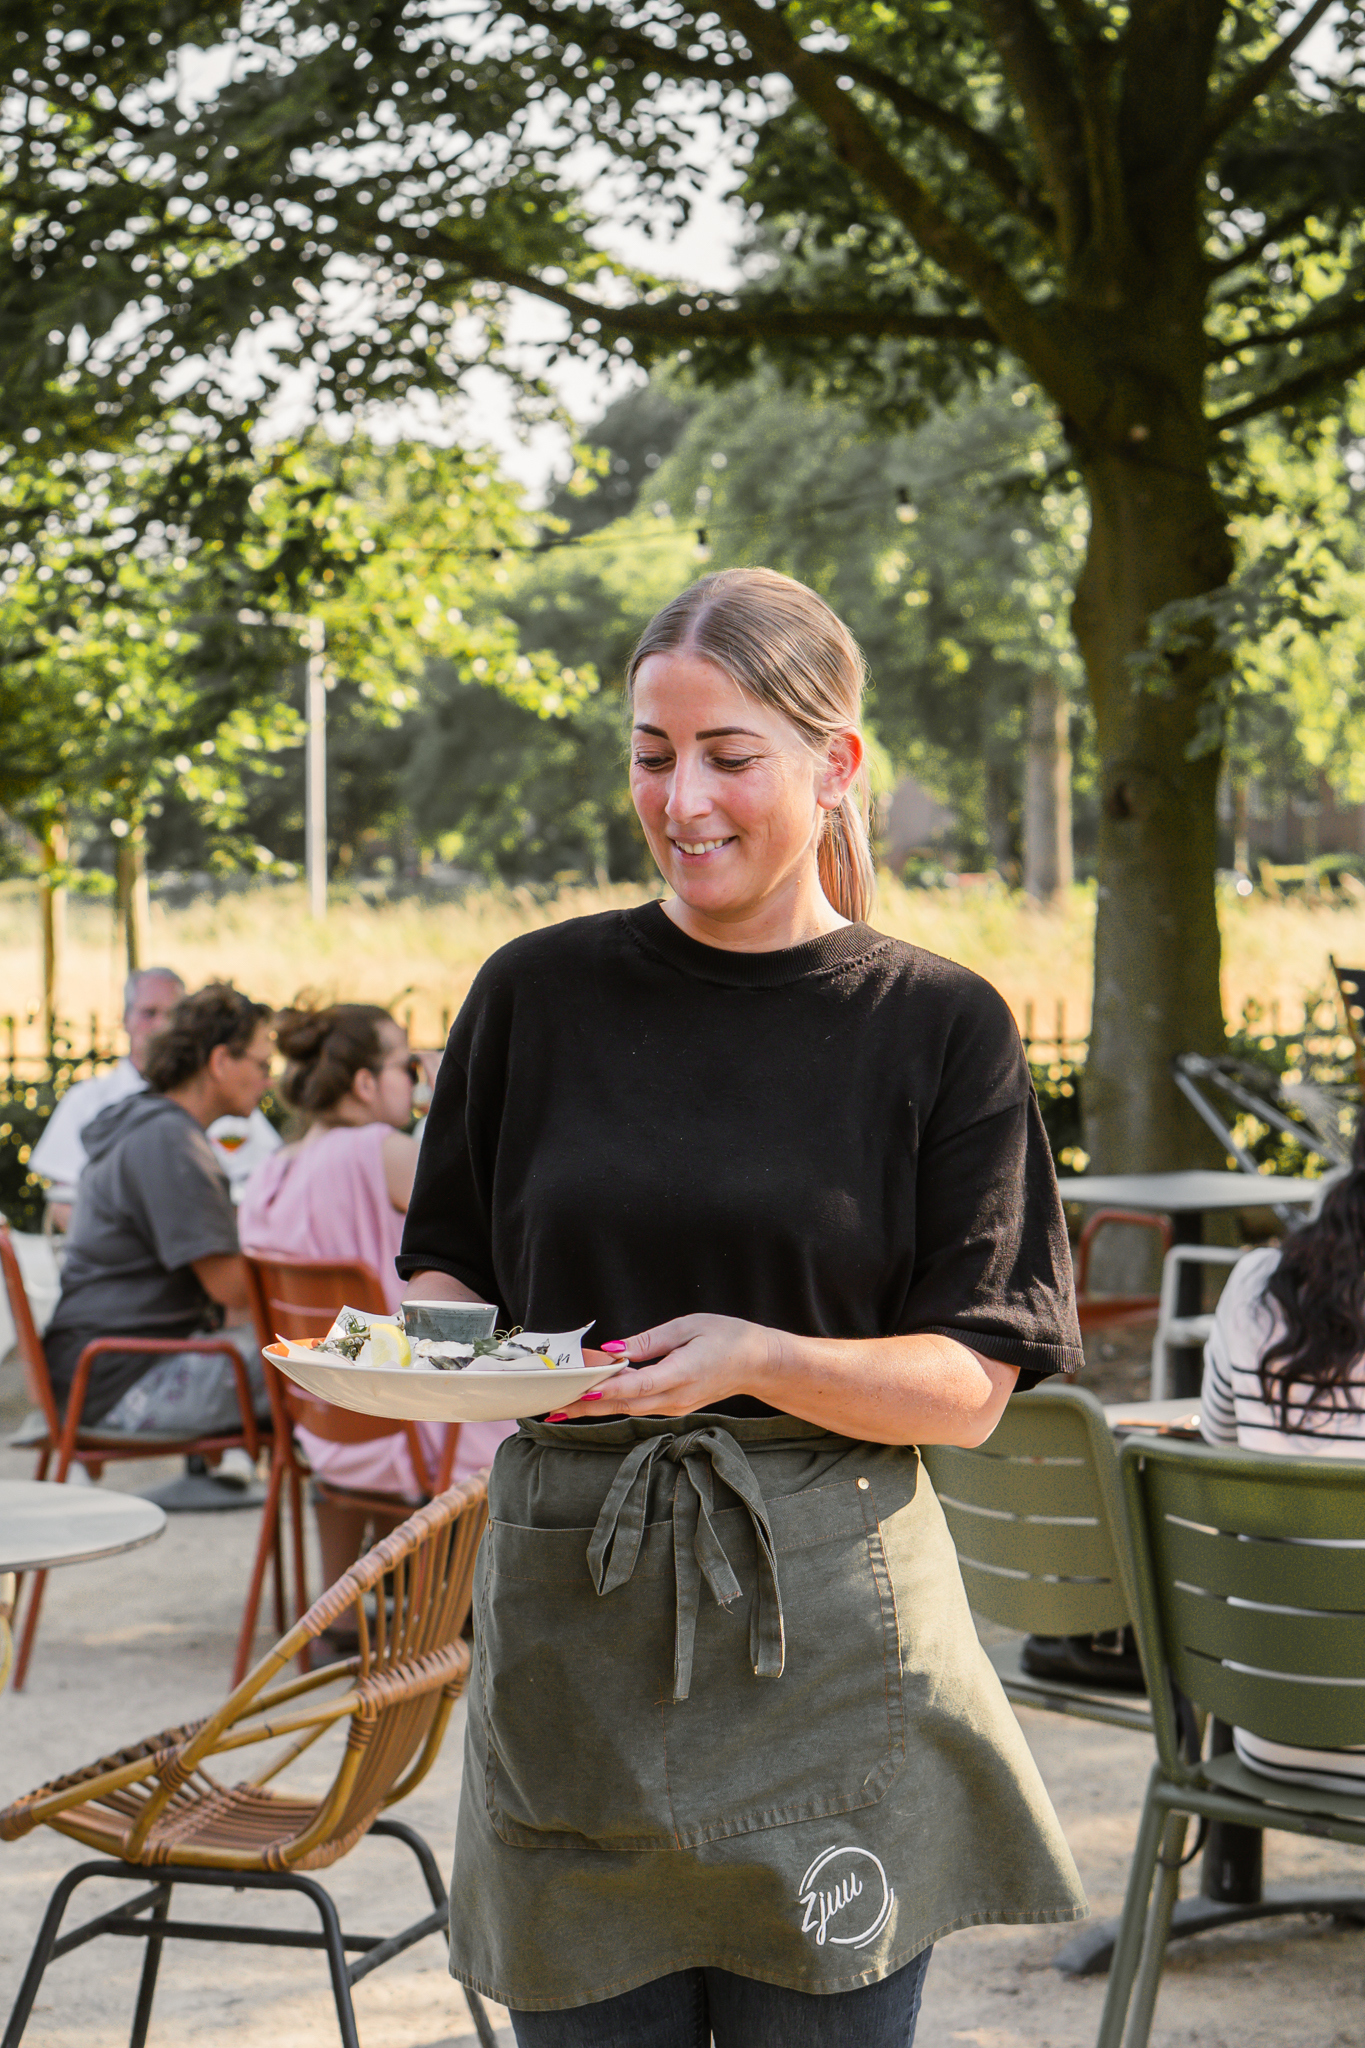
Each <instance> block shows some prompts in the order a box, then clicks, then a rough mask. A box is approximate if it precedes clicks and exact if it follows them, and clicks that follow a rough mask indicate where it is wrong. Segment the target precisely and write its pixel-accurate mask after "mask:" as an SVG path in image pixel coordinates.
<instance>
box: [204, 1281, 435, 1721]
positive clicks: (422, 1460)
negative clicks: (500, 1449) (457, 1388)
mask: <svg viewBox="0 0 1365 2048" xmlns="http://www.w3.org/2000/svg"><path fill="white" fill-rule="evenodd" d="M245 1259H246V1269H247V1281H248V1287H249V1291H250V1297H251V1317H252V1322H253V1323H254V1325H255V1329H256V1337H257V1341H258V1342H259V1343H260V1344H261V1345H262V1346H263V1347H264V1346H265V1345H267V1344H272V1343H273V1342H274V1341H275V1338H276V1337H277V1336H278V1337H320V1336H323V1335H325V1334H326V1332H327V1331H328V1330H329V1329H330V1328H331V1326H332V1323H333V1322H334V1321H335V1319H336V1314H337V1311H338V1310H339V1309H340V1308H342V1307H343V1306H349V1307H351V1308H356V1309H364V1310H365V1311H366V1312H367V1313H370V1314H375V1315H386V1314H387V1313H388V1304H387V1302H386V1301H385V1299H384V1287H383V1283H382V1281H381V1280H380V1277H379V1275H378V1273H376V1272H375V1270H374V1268H373V1267H372V1266H366V1265H362V1264H361V1263H360V1262H359V1261H358V1260H357V1261H355V1262H354V1263H350V1264H347V1263H344V1262H341V1261H336V1262H329V1261H325V1260H304V1259H286V1258H277V1257H275V1256H274V1255H273V1254H270V1253H266V1252H261V1251H253V1252H248V1253H246V1254H245ZM263 1363H264V1366H265V1381H266V1388H267V1390H268V1392H269V1395H270V1412H271V1416H272V1418H273V1425H274V1427H273V1435H272V1439H271V1453H270V1478H269V1482H268V1485H267V1489H266V1502H265V1514H264V1517H263V1519H262V1522H261V1535H260V1541H259V1543H258V1545H257V1548H256V1559H255V1563H254V1564H253V1566H252V1572H251V1582H250V1585H249V1586H248V1588H247V1597H246V1606H245V1608H244V1610H243V1613H242V1626H241V1632H240V1635H239V1637H238V1641H237V1654H236V1659H235V1661H234V1664H233V1667H232V1682H233V1684H234V1685H236V1684H238V1683H239V1682H240V1680H241V1678H242V1676H243V1674H244V1672H245V1671H246V1668H247V1665H248V1664H249V1662H250V1660H251V1644H252V1639H253V1637H254V1635H255V1632H256V1618H257V1615H258V1613H259V1611H260V1604H261V1591H262V1587H263V1585H264V1582H265V1571H266V1564H267V1562H268V1561H269V1559H270V1558H271V1557H272V1555H273V1556H274V1558H275V1563H276V1571H277V1573H278V1572H279V1569H280V1565H279V1546H280V1541H281V1536H282V1527H281V1519H280V1517H281V1508H282V1503H283V1498H284V1492H285V1489H286V1488H287V1489H288V1493H289V1512H290V1521H291V1528H292V1533H293V1553H294V1555H293V1566H294V1589H295V1601H296V1606H295V1612H296V1613H298V1614H302V1613H303V1612H304V1610H305V1609H306V1607H307V1605H308V1590H307V1571H306V1566H305V1560H304V1538H303V1490H304V1489H303V1482H304V1480H305V1478H306V1477H308V1471H307V1467H306V1466H305V1465H304V1464H302V1463H300V1460H299V1455H298V1451H297V1449H296V1448H295V1444H294V1430H295V1427H296V1426H298V1427H301V1428H303V1429H307V1430H311V1431H312V1433H313V1435H314V1436H320V1437H323V1438H325V1439H326V1440H327V1441H328V1442H329V1443H348V1444H354V1443H368V1442H370V1441H371V1440H372V1439H374V1438H376V1437H385V1436H402V1437H405V1438H406V1440H407V1446H408V1453H409V1455H410V1457H411V1459H412V1468H413V1473H414V1476H415V1478H416V1480H417V1483H418V1485H419V1486H420V1488H421V1490H422V1492H423V1493H424V1494H437V1493H443V1492H444V1491H445V1490H446V1488H447V1487H448V1486H449V1485H450V1481H451V1475H452V1473H453V1472H454V1469H455V1453H456V1449H457V1447H458V1444H459V1439H460V1426H459V1424H458V1423H451V1424H449V1425H448V1427H447V1430H446V1437H445V1443H444V1445H443V1448H442V1451H441V1457H440V1462H439V1465H438V1466H437V1467H436V1469H435V1470H432V1469H431V1468H430V1466H429V1464H428V1460H427V1454H426V1449H425V1446H424V1444H423V1441H422V1435H421V1432H420V1430H419V1429H418V1427H417V1425H416V1423H414V1422H401V1421H388V1420H385V1419H384V1418H383V1417H379V1416H372V1415H356V1414H354V1413H353V1412H352V1411H351V1410H350V1409H348V1408H337V1407H335V1406H334V1405H333V1404H332V1403H331V1402H330V1401H320V1400H318V1399H317V1398H316V1396H315V1395H312V1394H307V1393H305V1392H304V1390H303V1388H302V1387H299V1386H296V1385H295V1383H294V1382H293V1380H290V1379H286V1378H285V1376H284V1374H283V1373H281V1372H278V1371H277V1370H276V1369H275V1367H274V1366H273V1365H272V1364H271V1362H270V1360H269V1359H268V1358H266V1359H264V1360H263ZM313 1483H314V1485H315V1486H316V1487H317V1490H318V1492H319V1493H320V1494H321V1495H322V1496H323V1498H324V1499H327V1500H332V1501H335V1502H336V1503H337V1504H338V1505H339V1506H343V1507H364V1508H369V1509H371V1510H372V1511H378V1512H381V1513H384V1512H389V1513H391V1512H394V1511H397V1512H399V1513H401V1512H403V1511H404V1510H405V1509H406V1508H408V1507H409V1506H410V1505H411V1503H410V1502H408V1501H402V1500H399V1499H398V1498H397V1497H396V1496H394V1495H391V1494H382V1493H359V1492H356V1491H355V1490H354V1489H351V1488H346V1487H338V1486H332V1485H330V1484H328V1482H326V1481H325V1480H318V1479H315V1480H314V1482H313ZM304 1655H305V1658H306V1656H307V1651H306V1650H305V1652H304ZM304 1668H305V1669H306V1668H307V1667H306V1664H305V1667H304Z"/></svg>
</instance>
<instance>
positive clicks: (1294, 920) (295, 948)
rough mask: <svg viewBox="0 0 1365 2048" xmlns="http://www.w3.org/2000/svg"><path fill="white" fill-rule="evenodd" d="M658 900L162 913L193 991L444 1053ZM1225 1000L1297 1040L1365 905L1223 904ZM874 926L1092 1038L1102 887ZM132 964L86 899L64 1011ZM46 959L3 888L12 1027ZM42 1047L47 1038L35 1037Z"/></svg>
mask: <svg viewBox="0 0 1365 2048" xmlns="http://www.w3.org/2000/svg"><path fill="white" fill-rule="evenodd" d="M650 893H652V892H650V891H648V890H646V889H641V888H634V887H628V886H624V885H623V886H613V887H608V888H603V889H597V888H571V889H565V890H562V891H561V892H560V893H559V894H558V895H556V896H554V897H552V898H550V899H549V900H542V899H541V898H540V897H539V896H538V895H536V894H533V893H532V892H531V891H530V890H525V889H503V890H491V889H490V890H486V891H481V892H477V893H474V894H471V895H469V896H466V897H465V898H464V900H463V901H462V902H460V903H451V904H420V903H416V902H411V901H408V902H398V903H393V904H380V905H377V906H375V905H371V904H369V903H367V902H365V901H364V900H363V899H361V898H359V897H356V896H344V897H342V898H340V899H339V900H338V901H336V902H335V903H334V904H333V906H332V908H331V910H330V912H329V915H328V917H327V919H326V921H325V922H324V923H322V924H315V923H314V922H313V921H312V919H311V918H310V917H309V916H308V913H307V905H306V901H305V898H304V894H303V890H302V888H261V889H256V890H251V891H248V892H245V893H243V894H241V895H233V896H226V897H223V898H222V899H220V900H219V901H217V902H214V901H212V900H210V899H208V898H204V899H201V900H200V901H198V902H195V903H192V904H190V905H189V906H188V907H186V908H184V909H178V910H177V909H167V908H164V907H163V906H161V905H154V906H153V909H152V930H151V944H150V952H151V957H152V959H154V960H155V961H157V962H158V963H160V962H166V963H167V964H169V965H171V966H173V967H176V968H177V969H178V970H179V972H180V973H181V974H182V975H184V977H185V979H186V981H187V982H189V983H190V985H191V986H197V985H198V984H199V983H201V982H204V981H207V980H209V979H211V978H212V977H214V976H217V975H222V976H227V977H230V978H231V979H232V980H233V981H235V982H236V983H237V985H238V987H240V988H243V989H246V990H247V991H248V993H250V994H251V995H253V996H255V997H256V998H257V999H258V1000H260V1001H262V1002H269V1003H272V1004H280V1003H284V1002H287V1001H288V1000H289V999H290V998H291V997H293V996H294V995H296V994H297V993H298V992H299V991H300V990H304V989H311V990H312V991H314V992H315V993H316V994H317V995H319V996H322V997H324V998H349V999H353V1000H356V1001H361V1002H377V1003H383V1004H384V1005H386V1006H387V1007H390V1008H393V1009H394V1010H396V1011H397V1012H398V1013H399V1014H402V1013H404V1012H408V1011H410V1012H411V1016H412V1030H413V1035H414V1038H415V1039H416V1040H417V1041H418V1042H420V1043H423V1044H431V1043H434V1042H436V1040H437V1039H438V1038H439V1035H440V1032H441V1026H442V1021H443V1019H444V1018H445V1017H447V1016H453V1014H454V1012H455V1011H456V1010H457V1009H458V1008H459V1005H460V1002H461V1000H462V999H463V997H464V994H465V992H466V990H467V989H468V987H469V984H470V982H471V981H472V980H473V978H474V975H475V973H476V971H477V969H478V967H479V965H480V963H481V962H482V961H484V960H485V959H487V957H488V955H489V954H490V953H491V952H493V951H494V950H495V949H496V948H497V947H498V946H501V945H503V944H504V943H505V942H506V941H507V940H508V939H510V938H513V937H515V936H516V934H517V933H519V932H524V931H530V930H532V929H534V928H536V927H538V926H542V925H547V924H553V923H558V922H560V921H561V920H562V919H565V918H570V917H578V916H582V915H584V914H585V913H589V912H593V911H599V910H608V909H612V908H618V907H621V906H623V905H626V904H630V903H638V902H641V901H643V900H645V898H646V897H647V896H648V895H649V894H650ZM1220 915H1221V919H1222V927H1223V956H1224V957H1223V995H1224V1004H1225V1008H1226V1011H1227V1014H1228V1015H1229V1017H1237V1016H1239V1015H1240V1014H1241V1009H1242V1005H1243V1003H1244V1001H1245V1000H1246V999H1247V998H1248V997H1254V998H1256V999H1257V1000H1258V1001H1259V1002H1261V1003H1262V1004H1264V1005H1266V1006H1267V1007H1268V1006H1269V1005H1270V1004H1271V1003H1273V1002H1278V1003H1279V1004H1280V1006H1281V1009H1282V1011H1283V1015H1284V1022H1285V1024H1286V1027H1292V1026H1294V1025H1296V1024H1297V1022H1298V1014H1299V1012H1298V1005H1299V1004H1300V1003H1301V1002H1302V1000H1303V998H1304V996H1305V995H1307V994H1308V993H1310V992H1311V991H1315V990H1321V989H1324V988H1325V987H1327V985H1328V984H1329V981H1330V974H1329V970H1328V964H1327V956H1328V954H1329V952H1334V953H1335V954H1336V955H1337V958H1338V959H1340V960H1342V961H1343V962H1349V963H1351V964H1353V965H1359V964H1365V906H1356V905H1343V906H1331V905H1326V904H1324V905H1316V904H1310V903H1305V902H1293V901H1285V902H1282V903H1271V902H1267V901H1266V900H1265V898H1263V897H1251V898H1248V899H1245V900H1241V899H1237V898H1235V897H1230V898H1228V899H1227V900H1226V901H1224V902H1223V904H1222V905H1221V907H1220ZM874 922H875V923H876V925H877V926H878V928H879V929H880V930H882V931H886V932H891V933H894V934H895V935H896V936H897V937H898V938H904V939H909V940H912V941H913V942H914V943H915V944H916V945H920V946H925V947H927V948H928V949H929V950H930V951H932V952H935V953H944V954H947V955H948V956H949V957H950V958H952V959H956V960H961V961H962V962H964V964H965V965H967V966H969V967H972V968H974V969H975V970H976V971H977V972H978V973H979V974H983V975H985V976H986V978H987V979H988V980H990V981H993V982H994V983H995V985H996V986H997V988H999V989H1000V991H1001V993H1002V994H1003V995H1004V997H1005V999H1006V1001H1007V1002H1008V1003H1009V1005H1010V1007H1011V1009H1012V1010H1013V1011H1014V1014H1015V1016H1016V1017H1017V1018H1018V1019H1019V1021H1020V1023H1021V1024H1022V1023H1023V1022H1024V1021H1025V1017H1026V1013H1028V1012H1029V1011H1031V1014H1032V1020H1033V1027H1034V1030H1035V1031H1036V1032H1038V1033H1039V1034H1040V1035H1041V1034H1049V1035H1050V1034H1051V1032H1052V1031H1053V1029H1054V1027H1055V1022H1056V1016H1057V1005H1058V1004H1059V1003H1060V1004H1061V1005H1062V1006H1063V1009H1064V1017H1065V1027H1066V1030H1067V1032H1068V1033H1069V1034H1076V1035H1080V1034H1083V1033H1084V1032H1086V1031H1087V1030H1088V1029H1089V1020H1090V985H1089V984H1090V955H1091V945H1092V936H1093V927H1094V896H1093V891H1091V890H1090V889H1085V888H1077V889H1075V890H1073V891H1072V893H1071V895H1070V896H1069V898H1068V899H1067V901H1066V903H1065V904H1064V906H1063V907H1062V908H1060V909H1058V910H1055V911H1049V912H1042V911H1039V910H1037V909H1036V908H1035V907H1033V906H1032V905H1030V904H1028V903H1027V902H1025V901H1022V900H1021V899H1020V898H1018V897H1014V896H1010V895H1008V894H1007V893H1006V892H1005V891H1004V890H1003V889H998V888H992V887H985V888H981V889H975V890H961V891H960V890H956V889H944V890H925V889H907V888H905V887H903V886H902V885H901V884H900V883H899V882H896V881H893V880H891V879H890V878H888V877H884V878H883V881H882V888H881V898H880V902H879V905H878V910H877V915H876V917H875V919H874ZM121 987H122V963H121V960H120V959H119V957H118V954H117V952H116V949H115V944H114V933H113V919H112V916H111V913H110V910H109V906H108V905H107V903H101V902H98V901H92V900H82V899H76V900H74V901H73V902H72V904H71V906H70V909H69V913H68V940H67V949H66V959H65V967H64V972H63V978H62V987H61V1001H60V1009H61V1012H62V1014H63V1015H64V1016H67V1017H70V1018H72V1019H73V1020H75V1021H76V1022H77V1023H78V1024H80V1025H82V1026H84V1024H85V1021H86V1019H87V1018H89V1017H90V1016H91V1015H92V1014H93V1015H95V1016H97V1017H98V1018H99V1019H100V1020H101V1026H102V1028H103V1029H104V1030H106V1031H107V1030H108V1029H110V1028H111V1027H112V1026H113V1024H114V1022H115V1021H116V1019H117V1017H118V1015H119V1012H120V1009H121V998H120V991H121ZM40 991H41V950H40V944H39V930H38V915H37V903H36V898H35V895H34V892H33V890H32V888H31V887H29V886H27V885H21V884H17V883H8V884H5V885H3V886H0V1016H3V1015H5V1014H8V1013H16V1014H19V1015H23V1014H25V1013H27V1012H30V1011H34V1010H36V1008H37V1005H38V1001H39V996H40ZM35 1043H36V1040H35Z"/></svg>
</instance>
